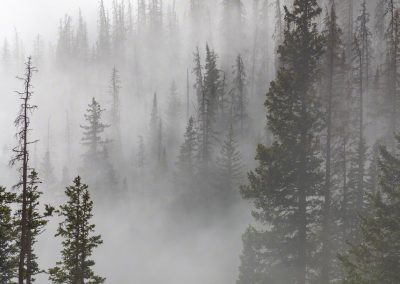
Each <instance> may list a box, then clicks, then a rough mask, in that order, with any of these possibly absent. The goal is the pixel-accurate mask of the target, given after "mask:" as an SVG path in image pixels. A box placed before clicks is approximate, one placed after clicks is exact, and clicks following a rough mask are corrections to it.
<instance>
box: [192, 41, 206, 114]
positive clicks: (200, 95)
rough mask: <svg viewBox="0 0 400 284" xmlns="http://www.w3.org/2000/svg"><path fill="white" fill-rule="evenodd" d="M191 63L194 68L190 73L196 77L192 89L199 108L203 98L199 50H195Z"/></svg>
mask: <svg viewBox="0 0 400 284" xmlns="http://www.w3.org/2000/svg"><path fill="white" fill-rule="evenodd" d="M193 61H194V64H195V66H194V68H193V71H192V73H193V74H194V75H195V77H196V80H195V83H194V85H193V87H194V89H195V90H196V97H197V104H198V105H199V106H200V105H201V102H202V98H203V66H202V65H201V58H200V51H199V48H196V52H195V53H194V60H193Z"/></svg>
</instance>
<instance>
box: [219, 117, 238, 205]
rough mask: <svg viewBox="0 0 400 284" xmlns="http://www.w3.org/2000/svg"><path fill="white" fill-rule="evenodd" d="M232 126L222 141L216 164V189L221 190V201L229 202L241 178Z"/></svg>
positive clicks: (236, 144)
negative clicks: (217, 183) (217, 169)
mask: <svg viewBox="0 0 400 284" xmlns="http://www.w3.org/2000/svg"><path fill="white" fill-rule="evenodd" d="M238 147H239V145H238V143H237V141H236V137H235V133H234V131H233V125H232V124H231V126H230V128H229V131H228V133H227V135H226V137H225V140H224V141H223V144H222V147H221V153H220V155H219V157H217V164H218V166H219V167H218V168H219V171H218V181H219V186H218V188H219V189H220V190H221V198H222V200H227V201H228V202H229V201H230V200H229V199H230V197H235V193H236V192H235V191H234V190H235V188H236V187H237V186H238V185H239V184H240V181H241V178H242V164H241V154H240V152H239V150H238Z"/></svg>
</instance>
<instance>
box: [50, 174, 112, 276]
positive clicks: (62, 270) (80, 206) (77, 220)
mask: <svg viewBox="0 0 400 284" xmlns="http://www.w3.org/2000/svg"><path fill="white" fill-rule="evenodd" d="M65 194H66V196H67V198H68V200H67V202H66V203H65V204H63V205H61V206H60V208H59V209H58V210H57V212H58V214H59V216H60V217H62V218H63V220H62V221H61V223H60V224H59V227H58V229H57V233H56V235H55V236H56V237H61V238H62V239H63V241H62V247H63V249H62V251H61V261H59V262H57V263H56V266H55V267H54V268H51V269H50V270H49V275H50V276H49V279H50V281H52V283H59V284H61V283H71V284H72V283H93V284H100V283H104V282H105V278H102V277H100V276H97V275H95V274H94V272H93V269H92V267H93V266H94V265H95V262H94V261H93V260H92V259H90V258H91V256H92V253H93V250H94V249H95V248H97V247H98V246H99V245H101V244H102V243H103V241H102V240H101V236H100V235H94V231H95V225H94V224H92V223H91V219H92V217H93V201H92V200H91V198H90V194H89V191H88V186H87V185H86V184H84V183H82V181H81V178H80V177H79V176H78V177H76V178H75V179H74V183H73V185H71V186H68V187H67V188H66V190H65Z"/></svg>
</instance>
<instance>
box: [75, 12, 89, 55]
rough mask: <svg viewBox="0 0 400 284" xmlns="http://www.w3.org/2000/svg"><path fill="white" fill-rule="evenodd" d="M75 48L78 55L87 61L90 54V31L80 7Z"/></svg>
mask: <svg viewBox="0 0 400 284" xmlns="http://www.w3.org/2000/svg"><path fill="white" fill-rule="evenodd" d="M75 50H76V56H77V57H78V58H79V59H80V60H83V62H86V60H87V59H88V56H89V43H88V32H87V25H86V22H85V20H84V19H83V16H82V11H81V9H79V13H78V26H77V29H76V39H75Z"/></svg>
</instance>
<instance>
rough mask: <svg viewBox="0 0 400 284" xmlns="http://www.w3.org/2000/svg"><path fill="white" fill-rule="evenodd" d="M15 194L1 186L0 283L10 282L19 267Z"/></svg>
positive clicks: (7, 283) (8, 283)
mask: <svg viewBox="0 0 400 284" xmlns="http://www.w3.org/2000/svg"><path fill="white" fill-rule="evenodd" d="M15 201H16V200H15V194H12V193H10V192H7V191H6V189H5V188H4V187H1V186H0V283H4V284H10V283H13V282H12V280H13V279H14V277H15V276H16V273H17V267H18V258H17V251H18V250H17V246H16V240H17V239H16V234H15V233H16V232H15V229H14V226H13V218H12V213H11V204H12V203H14V202H15Z"/></svg>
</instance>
